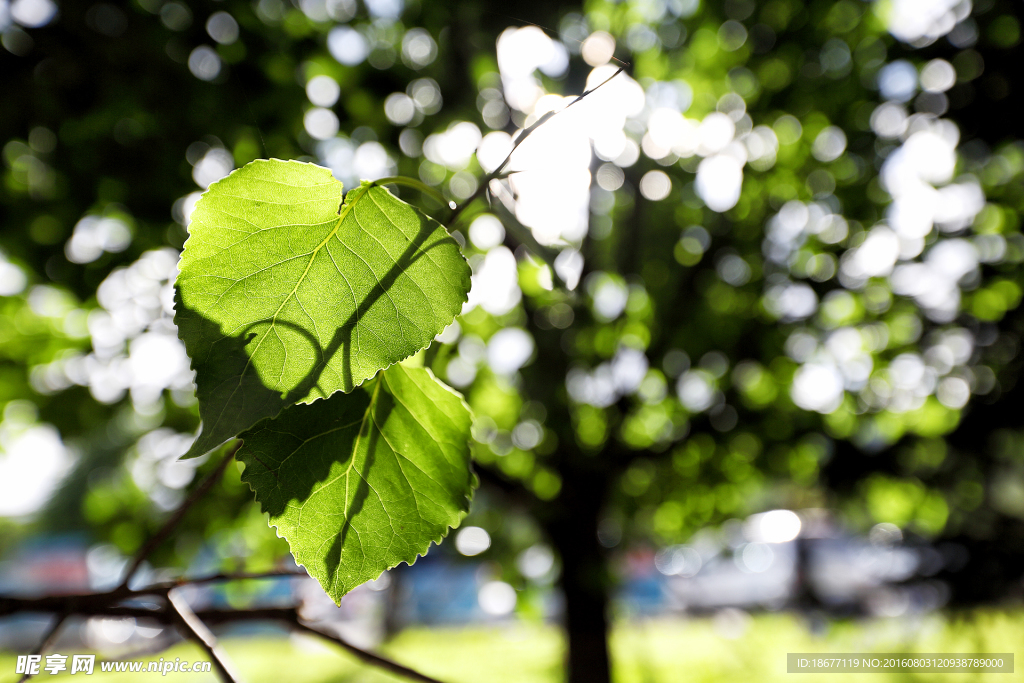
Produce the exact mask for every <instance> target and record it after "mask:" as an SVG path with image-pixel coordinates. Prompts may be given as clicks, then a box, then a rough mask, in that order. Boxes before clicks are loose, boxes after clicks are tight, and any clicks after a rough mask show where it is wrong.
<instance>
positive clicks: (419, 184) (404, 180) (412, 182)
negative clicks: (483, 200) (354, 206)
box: [370, 175, 455, 209]
mask: <svg viewBox="0 0 1024 683" xmlns="http://www.w3.org/2000/svg"><path fill="white" fill-rule="evenodd" d="M370 184H371V185H405V186H406V187H411V188H413V189H415V190H419V191H420V192H422V193H423V194H425V195H427V196H428V197H430V198H431V199H433V200H435V201H436V202H437V203H438V204H440V205H441V206H447V207H448V208H449V209H454V208H455V206H454V205H453V204H452V202H450V201H448V200H447V199H446V198H445V196H444V195H443V194H441V193H440V192H439V191H438V190H437V188H433V187H431V186H430V185H427V184H426V183H424V182H423V181H421V180H416V179H415V178H409V177H407V176H403V175H399V176H391V177H388V178H380V179H379V180H374V181H373V182H372V183H370Z"/></svg>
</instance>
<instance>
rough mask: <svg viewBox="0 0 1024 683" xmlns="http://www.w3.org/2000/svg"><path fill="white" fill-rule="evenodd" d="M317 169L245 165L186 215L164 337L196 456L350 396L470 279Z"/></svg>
mask: <svg viewBox="0 0 1024 683" xmlns="http://www.w3.org/2000/svg"><path fill="white" fill-rule="evenodd" d="M341 190H342V187H341V183H340V182H338V181H337V180H335V179H334V177H333V176H332V175H331V172H330V171H329V170H328V169H326V168H321V167H319V166H316V165H313V164H307V163H301V162H296V161H280V160H277V159H270V160H265V159H263V160H259V161H254V162H252V163H250V164H248V165H247V166H245V167H243V168H241V169H239V170H237V171H235V172H233V173H232V174H231V175H229V176H227V177H226V178H224V179H223V180H220V181H218V182H216V183H214V184H213V185H211V186H210V189H209V190H208V191H207V192H206V193H205V194H204V195H203V196H202V198H201V199H200V200H199V202H198V203H197V204H196V207H195V210H194V211H193V213H192V216H191V223H190V225H189V238H188V241H187V242H186V243H185V249H184V252H183V253H182V257H181V263H180V264H179V269H180V274H179V275H178V279H177V282H176V305H175V309H176V310H175V316H174V320H175V323H177V325H178V334H179V336H180V337H181V339H182V341H183V342H184V343H185V348H186V350H187V351H188V355H189V357H190V358H191V359H192V367H193V369H194V370H195V371H196V385H197V387H198V390H197V396H198V399H199V414H200V417H202V420H203V431H202V434H200V436H199V438H198V439H197V440H196V443H195V444H194V445H193V446H192V448H191V449H190V450H189V452H188V454H186V457H193V456H197V455H201V454H202V453H205V452H206V451H209V450H211V449H212V448H215V447H216V446H218V445H219V444H221V443H223V442H224V441H226V440H227V439H229V438H231V437H233V436H235V435H236V434H237V433H239V432H240V431H242V430H244V429H248V428H249V427H251V426H252V425H254V424H256V423H257V422H258V421H260V420H261V419H263V418H266V417H273V416H275V415H277V414H278V413H280V412H281V410H283V409H284V408H286V407H288V406H290V405H292V404H294V403H297V402H304V403H308V402H310V401H313V400H315V399H317V398H322V397H327V396H330V395H331V394H333V393H334V392H336V391H346V392H347V391H351V390H352V388H353V387H355V386H358V385H359V384H360V383H362V382H363V381H364V380H366V379H368V378H370V377H372V376H373V375H374V374H375V373H376V372H377V371H378V370H380V369H381V368H385V367H387V366H389V365H391V364H393V363H395V362H397V361H399V360H402V359H403V358H406V357H408V356H410V355H412V354H413V353H415V352H416V351H418V350H419V349H421V348H423V347H424V346H426V345H427V344H429V343H430V341H431V340H432V339H433V338H434V337H435V336H436V335H437V334H438V333H439V332H441V330H443V329H444V328H445V326H447V325H448V324H449V323H451V321H452V320H453V319H454V317H455V316H456V315H457V314H458V313H459V312H460V311H461V309H462V304H463V302H465V301H466V298H467V295H468V292H469V280H470V270H469V266H468V264H467V263H466V260H465V259H464V258H463V256H462V254H461V252H460V251H459V246H458V244H457V243H456V242H455V240H453V239H452V238H451V236H450V235H449V234H448V232H447V231H446V230H445V229H444V227H442V226H441V225H440V224H439V223H438V222H437V221H434V220H432V219H431V218H428V217H427V216H425V215H424V214H423V213H421V212H420V211H419V210H417V209H416V208H415V207H413V206H410V205H409V204H406V203H405V202H402V201H400V200H399V199H397V198H396V197H395V196H394V195H392V194H391V193H390V192H388V191H387V190H386V189H384V188H382V187H377V186H375V185H373V184H371V183H365V182H364V183H363V184H362V185H360V186H359V187H358V188H356V189H354V190H352V191H350V192H349V193H348V194H347V195H346V196H345V203H344V204H343V205H342V204H341V198H342V191H341Z"/></svg>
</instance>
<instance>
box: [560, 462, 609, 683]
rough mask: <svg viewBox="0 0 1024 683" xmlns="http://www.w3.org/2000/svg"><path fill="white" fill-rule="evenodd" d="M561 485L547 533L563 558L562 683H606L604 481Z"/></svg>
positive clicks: (573, 481) (580, 480)
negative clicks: (601, 532) (600, 536)
mask: <svg viewBox="0 0 1024 683" xmlns="http://www.w3.org/2000/svg"><path fill="white" fill-rule="evenodd" d="M589 479H592V478H591V477H586V476H585V475H584V476H579V477H574V478H573V479H566V480H564V483H563V486H565V488H564V489H563V491H562V495H561V496H560V501H559V502H560V503H561V505H560V506H559V507H560V510H561V512H562V514H560V515H559V516H558V517H557V518H556V519H552V520H551V521H550V522H549V525H548V532H549V533H550V535H551V539H552V541H553V542H554V544H555V547H556V548H557V549H558V553H559V555H560V556H561V558H562V579H561V587H562V591H563V594H564V596H565V630H566V635H567V645H568V649H567V652H566V681H567V683H610V681H611V673H610V665H609V657H608V614H607V612H608V587H609V576H608V570H607V565H606V560H605V556H604V552H603V548H602V547H601V545H600V543H599V542H598V540H597V524H598V516H599V513H600V509H601V496H602V492H603V491H604V486H603V484H604V482H603V481H589Z"/></svg>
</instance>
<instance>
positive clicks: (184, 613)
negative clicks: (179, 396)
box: [167, 453, 242, 683]
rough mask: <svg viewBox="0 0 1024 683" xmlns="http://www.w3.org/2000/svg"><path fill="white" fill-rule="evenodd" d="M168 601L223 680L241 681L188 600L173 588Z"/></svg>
mask: <svg viewBox="0 0 1024 683" xmlns="http://www.w3.org/2000/svg"><path fill="white" fill-rule="evenodd" d="M231 455H234V453H231ZM167 601H168V602H169V603H170V606H171V607H172V608H173V609H174V611H175V612H176V613H177V615H178V616H179V617H180V621H179V626H181V627H184V628H183V630H185V631H186V632H187V633H188V634H189V636H190V637H191V638H192V639H193V640H195V641H196V642H197V643H198V644H199V646H200V647H202V648H203V649H204V650H206V654H208V655H210V659H212V660H213V666H214V668H215V669H217V674H218V675H220V677H221V680H223V681H226V683H241V680H242V679H241V678H240V677H239V676H238V674H237V673H235V672H234V671H233V670H232V669H234V666H233V665H232V664H231V660H229V659H228V657H227V654H226V653H225V652H224V651H223V650H222V649H221V647H220V645H219V644H218V643H217V638H216V636H214V635H213V632H212V631H211V630H210V629H209V627H208V626H207V625H206V624H204V623H203V621H202V619H200V618H199V617H198V616H197V615H196V613H195V612H193V611H192V608H191V607H189V604H188V602H187V601H186V600H185V599H184V598H183V597H181V595H180V594H178V593H177V592H176V591H173V590H172V591H169V592H168V593H167Z"/></svg>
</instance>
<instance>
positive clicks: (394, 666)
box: [293, 620, 441, 683]
mask: <svg viewBox="0 0 1024 683" xmlns="http://www.w3.org/2000/svg"><path fill="white" fill-rule="evenodd" d="M293 624H294V626H295V627H296V628H298V629H299V630H302V631H306V632H307V633H312V634H314V635H317V636H320V637H321V638H324V639H326V640H329V641H331V642H332V643H334V644H335V645H338V646H339V647H341V648H342V649H344V650H346V651H347V652H349V653H350V654H352V655H354V656H355V657H357V658H358V659H360V660H362V661H364V662H366V663H367V664H372V665H373V666H376V667H377V668H380V669H385V670H387V671H390V672H391V673H393V674H397V675H399V676H404V677H405V678H410V679H412V680H414V681H420V683H441V681H439V680H437V679H436V678H431V677H430V676H426V675H424V674H421V673H420V672H419V671H416V670H415V669H410V668H409V667H407V666H403V665H401V664H399V663H398V662H395V661H392V660H390V659H386V658H384V657H381V656H380V655H375V654H374V653H372V652H367V651H366V650H362V649H360V648H358V647H356V646H355V645H353V644H352V643H349V642H348V641H346V640H343V639H341V638H339V637H338V636H335V635H331V634H330V633H324V632H323V631H321V630H319V629H315V628H313V627H312V626H309V625H307V624H304V623H302V622H301V621H299V620H296V621H294V622H293Z"/></svg>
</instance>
